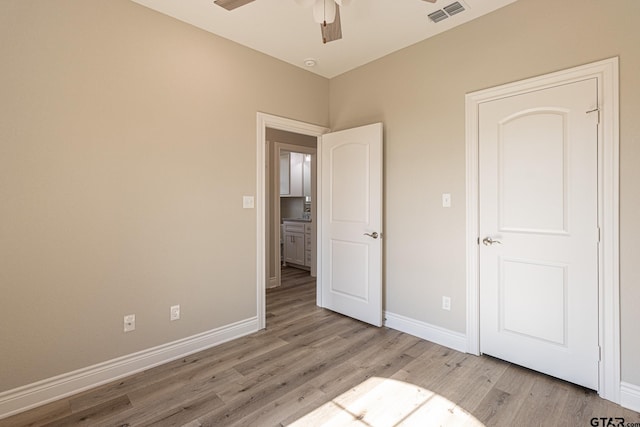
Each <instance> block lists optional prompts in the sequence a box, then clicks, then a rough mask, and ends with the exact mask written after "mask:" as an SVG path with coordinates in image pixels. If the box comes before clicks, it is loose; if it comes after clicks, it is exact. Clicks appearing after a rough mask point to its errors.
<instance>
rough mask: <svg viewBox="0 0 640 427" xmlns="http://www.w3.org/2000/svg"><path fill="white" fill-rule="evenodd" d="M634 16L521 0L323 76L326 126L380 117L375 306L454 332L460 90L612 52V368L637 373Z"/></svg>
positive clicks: (638, 62)
mask: <svg viewBox="0 0 640 427" xmlns="http://www.w3.org/2000/svg"><path fill="white" fill-rule="evenodd" d="M638 18H640V2H637V1H636V0H616V1H607V2H603V1H580V0H563V1H557V0H520V1H518V2H516V3H514V4H512V5H510V6H508V7H506V8H503V9H501V10H498V11H496V12H495V13H492V14H490V15H487V16H485V17H483V18H480V19H478V20H476V21H474V22H471V23H469V24H467V25H464V26H462V27H460V28H457V29H454V30H451V31H448V32H446V33H444V34H441V35H439V36H437V37H434V38H432V39H430V40H427V41H424V42H422V43H419V44H417V45H414V46H412V47H409V48H407V49H404V50H402V51H400V52H397V53H395V54H392V55H389V56H387V57H385V58H383V59H381V60H378V61H376V62H374V63H371V64H369V65H366V66H364V67H362V68H360V69H357V70H355V71H353V72H349V73H346V74H344V75H342V76H339V77H337V78H334V79H332V80H331V85H330V86H331V89H330V91H331V96H330V99H331V103H330V114H331V127H332V128H333V129H344V128H348V127H352V126H356V125H361V124H366V123H371V122H376V121H382V122H384V124H385V129H386V131H385V134H386V135H385V169H386V171H385V173H386V177H385V191H386V208H385V218H386V220H385V222H386V228H385V235H386V239H385V240H386V248H385V257H386V278H385V281H386V304H385V305H386V307H385V308H386V310H389V311H391V312H393V313H397V314H401V315H404V316H408V317H411V318H414V319H417V320H420V321H423V322H428V323H431V324H434V325H437V326H441V327H444V328H448V329H451V330H454V331H458V332H465V310H466V307H465V240H464V239H465V122H464V101H465V94H466V93H468V92H472V91H475V90H479V89H483V88H487V87H491V86H495V85H499V84H502V83H507V82H511V81H515V80H520V79H524V78H526V77H531V76H535V75H539V74H543V73H548V72H552V71H556V70H560V69H564V68H569V67H573V66H577V65H581V64H584V63H588V62H592V61H596V60H600V59H605V58H609V57H613V56H617V55H619V56H620V67H621V71H620V88H621V96H620V100H621V101H620V112H621V115H620V129H621V134H620V149H621V161H620V163H621V174H620V182H621V218H620V223H621V234H622V236H621V293H622V379H623V381H626V382H630V383H633V384H640V364H638V360H640V331H639V329H638V325H640V310H638V301H640V284H639V282H640V266H639V265H638V262H637V250H635V252H634V247H637V242H638V241H640V221H639V220H638V215H637V212H638V211H640V188H639V187H638V183H639V182H640V168H638V167H637V164H638V162H639V161H640V120H638V117H640V79H639V78H638V72H639V71H638V70H640V31H638V24H639V21H638ZM445 192H446V193H451V194H452V199H453V202H452V207H451V208H450V209H443V208H442V207H441V194H442V193H445ZM442 295H449V296H451V297H452V310H451V311H450V312H446V311H443V310H441V309H440V301H441V297H442ZM594 315H595V314H594Z"/></svg>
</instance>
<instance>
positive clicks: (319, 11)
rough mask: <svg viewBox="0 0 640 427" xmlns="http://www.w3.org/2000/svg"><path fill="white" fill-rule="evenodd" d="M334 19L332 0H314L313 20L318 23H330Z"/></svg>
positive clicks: (334, 3) (333, 3)
mask: <svg viewBox="0 0 640 427" xmlns="http://www.w3.org/2000/svg"><path fill="white" fill-rule="evenodd" d="M335 19H336V2H335V1H334V0H316V2H315V3H314V4H313V20H314V21H316V22H317V23H318V24H325V23H326V24H331V23H333V21H335Z"/></svg>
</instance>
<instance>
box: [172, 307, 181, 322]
mask: <svg viewBox="0 0 640 427" xmlns="http://www.w3.org/2000/svg"><path fill="white" fill-rule="evenodd" d="M170 311H171V315H170V320H171V321H172V322H173V321H174V320H179V319H180V306H179V305H172V306H171V309H170Z"/></svg>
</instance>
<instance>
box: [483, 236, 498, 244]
mask: <svg viewBox="0 0 640 427" xmlns="http://www.w3.org/2000/svg"><path fill="white" fill-rule="evenodd" d="M482 243H484V245H485V246H491V245H493V244H494V243H497V244H498V245H501V244H502V242H501V241H500V240H493V239H492V238H491V237H485V238H484V239H482Z"/></svg>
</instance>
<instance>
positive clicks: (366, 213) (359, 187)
mask: <svg viewBox="0 0 640 427" xmlns="http://www.w3.org/2000/svg"><path fill="white" fill-rule="evenodd" d="M320 156H321V158H320V167H321V170H322V172H321V177H322V178H321V179H322V182H321V195H320V197H321V209H322V212H321V215H320V218H321V221H322V223H321V232H320V241H321V257H320V262H321V267H320V272H321V275H320V280H321V281H322V284H321V289H322V298H321V301H322V306H323V307H325V308H328V309H330V310H333V311H336V312H338V313H342V314H344V315H347V316H349V317H353V318H355V319H358V320H362V321H363V322H367V323H370V324H372V325H375V326H382V241H381V239H382V123H376V124H372V125H368V126H363V127H359V128H355V129H348V130H344V131H340V132H334V133H329V134H325V135H323V136H322V150H321V153H320Z"/></svg>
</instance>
